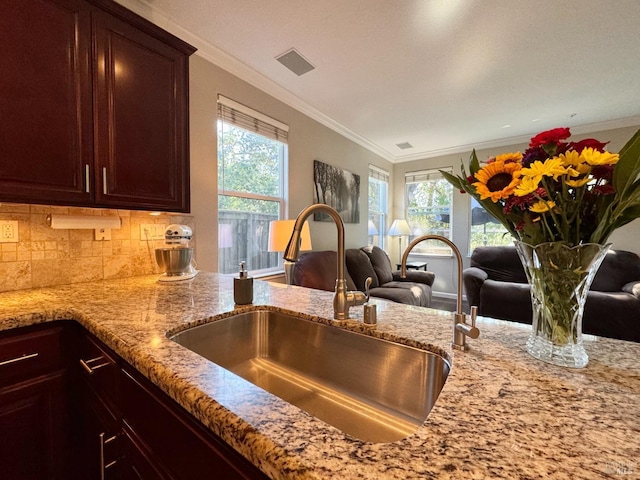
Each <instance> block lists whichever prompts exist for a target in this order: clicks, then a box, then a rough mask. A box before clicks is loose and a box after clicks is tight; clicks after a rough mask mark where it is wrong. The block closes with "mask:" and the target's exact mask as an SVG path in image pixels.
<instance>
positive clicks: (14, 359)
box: [0, 352, 38, 367]
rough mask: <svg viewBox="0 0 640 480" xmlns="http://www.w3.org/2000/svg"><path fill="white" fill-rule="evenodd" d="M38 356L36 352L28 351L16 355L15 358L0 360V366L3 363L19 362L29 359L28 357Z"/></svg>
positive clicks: (3, 364)
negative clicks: (28, 352) (18, 355)
mask: <svg viewBox="0 0 640 480" xmlns="http://www.w3.org/2000/svg"><path fill="white" fill-rule="evenodd" d="M37 356H38V353H37V352H36V353H30V354H28V355H27V354H24V355H22V356H21V357H16V358H10V359H9V360H3V361H2V362H0V367H4V366H5V365H10V364H12V363H17V362H21V361H23V360H29V359H30V358H35V357H37Z"/></svg>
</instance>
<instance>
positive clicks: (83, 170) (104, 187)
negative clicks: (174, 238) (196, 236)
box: [0, 0, 195, 212]
mask: <svg viewBox="0 0 640 480" xmlns="http://www.w3.org/2000/svg"><path fill="white" fill-rule="evenodd" d="M0 13H1V14H0V45H3V49H2V50H1V51H0V87H1V88H2V90H1V91H2V92H3V94H2V95H1V96H0V201H13V202H24V203H44V204H49V203H50V204H60V205H80V206H94V207H107V208H131V209H143V210H166V211H181V212H188V211H189V207H190V205H189V143H188V142H189V138H188V122H189V118H188V78H189V64H188V62H189V55H191V54H192V53H193V52H194V51H195V49H194V48H193V47H191V46H190V45H188V44H186V43H185V42H183V41H181V40H179V39H178V38H176V37H174V36H172V35H171V34H169V33H167V32H165V31H164V30H162V29H160V28H159V27H157V26H155V25H153V24H151V23H150V22H148V21H146V20H144V19H143V18H141V17H139V16H137V15H135V14H133V13H132V12H130V11H129V10H127V9H125V8H123V7H122V6H120V5H118V4H116V3H114V2H111V1H109V0H23V1H20V2H15V1H14V0H0Z"/></svg>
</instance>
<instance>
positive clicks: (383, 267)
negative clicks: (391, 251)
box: [360, 245, 393, 285]
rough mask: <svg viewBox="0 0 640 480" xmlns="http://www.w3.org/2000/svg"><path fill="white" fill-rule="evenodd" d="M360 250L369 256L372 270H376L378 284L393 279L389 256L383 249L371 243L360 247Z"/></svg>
mask: <svg viewBox="0 0 640 480" xmlns="http://www.w3.org/2000/svg"><path fill="white" fill-rule="evenodd" d="M360 250H362V251H363V252H364V253H366V254H367V255H368V256H369V259H370V260H371V265H372V266H373V270H374V271H375V272H376V276H377V277H378V283H379V284H380V285H384V284H385V283H389V282H391V281H393V271H392V269H391V260H389V256H388V255H387V253H386V252H385V251H384V250H382V249H381V248H380V247H376V246H373V245H367V246H366V247H362V248H361V249H360Z"/></svg>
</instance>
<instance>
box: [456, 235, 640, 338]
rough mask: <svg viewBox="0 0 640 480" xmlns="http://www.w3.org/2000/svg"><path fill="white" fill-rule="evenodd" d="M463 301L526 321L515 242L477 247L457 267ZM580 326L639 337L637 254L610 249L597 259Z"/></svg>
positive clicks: (525, 290)
mask: <svg viewBox="0 0 640 480" xmlns="http://www.w3.org/2000/svg"><path fill="white" fill-rule="evenodd" d="M463 282H464V290H465V293H466V295H467V301H468V302H469V305H476V306H477V307H478V314H479V315H483V316H487V317H493V318H499V319H503V320H511V321H516V322H521V323H531V319H532V315H533V314H532V308H531V294H530V291H529V284H528V282H527V277H526V274H525V272H524V268H523V267H522V263H521V262H520V258H519V257H518V253H517V252H516V249H515V247H510V246H509V247H479V248H476V249H475V250H474V251H473V254H472V255H471V265H470V268H467V269H465V270H464V272H463ZM582 327H583V328H582V330H583V332H584V333H589V334H592V335H599V336H603V337H610V338H618V339H621V340H631V341H635V342H640V257H638V255H636V254H635V253H633V252H627V251H624V250H612V251H609V253H607V255H606V257H605V259H604V261H603V262H602V264H601V265H600V268H599V270H598V273H597V274H596V276H595V278H594V280H593V283H592V285H591V290H590V291H589V293H588V294H587V302H586V304H585V310H584V317H583V325H582Z"/></svg>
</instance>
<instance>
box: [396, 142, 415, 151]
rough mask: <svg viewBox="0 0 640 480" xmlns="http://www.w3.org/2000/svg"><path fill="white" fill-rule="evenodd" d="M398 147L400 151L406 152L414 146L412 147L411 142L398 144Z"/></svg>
mask: <svg viewBox="0 0 640 480" xmlns="http://www.w3.org/2000/svg"><path fill="white" fill-rule="evenodd" d="M396 147H398V148H399V149H400V150H406V149H407V148H413V145H411V144H410V143H409V142H403V143H396Z"/></svg>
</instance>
